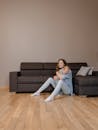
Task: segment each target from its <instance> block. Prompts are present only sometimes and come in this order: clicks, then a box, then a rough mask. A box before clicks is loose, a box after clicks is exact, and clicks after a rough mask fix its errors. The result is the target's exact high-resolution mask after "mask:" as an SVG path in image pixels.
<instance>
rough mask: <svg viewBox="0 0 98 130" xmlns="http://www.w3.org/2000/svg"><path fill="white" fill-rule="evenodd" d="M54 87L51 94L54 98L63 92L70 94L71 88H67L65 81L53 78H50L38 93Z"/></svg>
mask: <svg viewBox="0 0 98 130" xmlns="http://www.w3.org/2000/svg"><path fill="white" fill-rule="evenodd" d="M50 84H51V85H52V86H53V88H54V91H53V92H52V93H51V96H52V97H54V96H56V95H58V94H59V93H60V92H61V91H62V92H63V93H64V94H70V88H69V87H68V86H67V84H66V83H65V82H63V80H54V79H53V78H51V77H50V78H48V80H47V81H46V82H45V83H44V84H43V85H42V86H41V87H40V88H39V90H38V91H37V92H39V93H41V92H42V91H44V90H45V89H46V88H47V87H48V86H49V85H50Z"/></svg>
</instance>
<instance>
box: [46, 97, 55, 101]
mask: <svg viewBox="0 0 98 130" xmlns="http://www.w3.org/2000/svg"><path fill="white" fill-rule="evenodd" d="M53 100H54V98H53V97H50V96H49V97H48V98H46V99H45V102H51V101H53Z"/></svg>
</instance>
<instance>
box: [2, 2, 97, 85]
mask: <svg viewBox="0 0 98 130" xmlns="http://www.w3.org/2000/svg"><path fill="white" fill-rule="evenodd" d="M96 5H97V4H96V0H16V2H15V1H12V0H9V1H8V0H1V1H0V86H6V85H8V74H9V72H10V71H14V70H19V64H20V62H22V61H25V62H26V61H29V62H35V61H40V62H46V61H48V62H49V61H56V60H57V59H58V58H60V57H63V58H65V59H66V60H67V61H68V62H85V61H86V62H88V64H89V65H93V66H95V67H96V69H98V62H97V61H98V50H97V48H98V45H97V43H98V42H97V41H96V40H97V29H96V28H97V6H96Z"/></svg>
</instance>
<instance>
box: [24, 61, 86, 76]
mask: <svg viewBox="0 0 98 130" xmlns="http://www.w3.org/2000/svg"><path fill="white" fill-rule="evenodd" d="M56 65H57V63H56V62H51V63H50V62H47V63H40V62H34V63H33V62H23V63H21V75H24V76H33V75H49V76H51V75H54V74H55V71H56ZM68 65H69V67H70V68H71V70H72V72H73V76H74V75H75V74H76V73H77V71H78V70H79V69H80V67H81V66H87V63H85V62H84V63H68Z"/></svg>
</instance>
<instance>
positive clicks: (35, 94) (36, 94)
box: [31, 92, 40, 97]
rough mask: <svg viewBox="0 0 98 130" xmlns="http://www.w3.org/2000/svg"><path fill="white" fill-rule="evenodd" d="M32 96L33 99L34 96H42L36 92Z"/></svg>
mask: <svg viewBox="0 0 98 130" xmlns="http://www.w3.org/2000/svg"><path fill="white" fill-rule="evenodd" d="M31 96H32V97H33V96H40V93H38V92H35V93H33V94H32V95H31Z"/></svg>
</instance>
